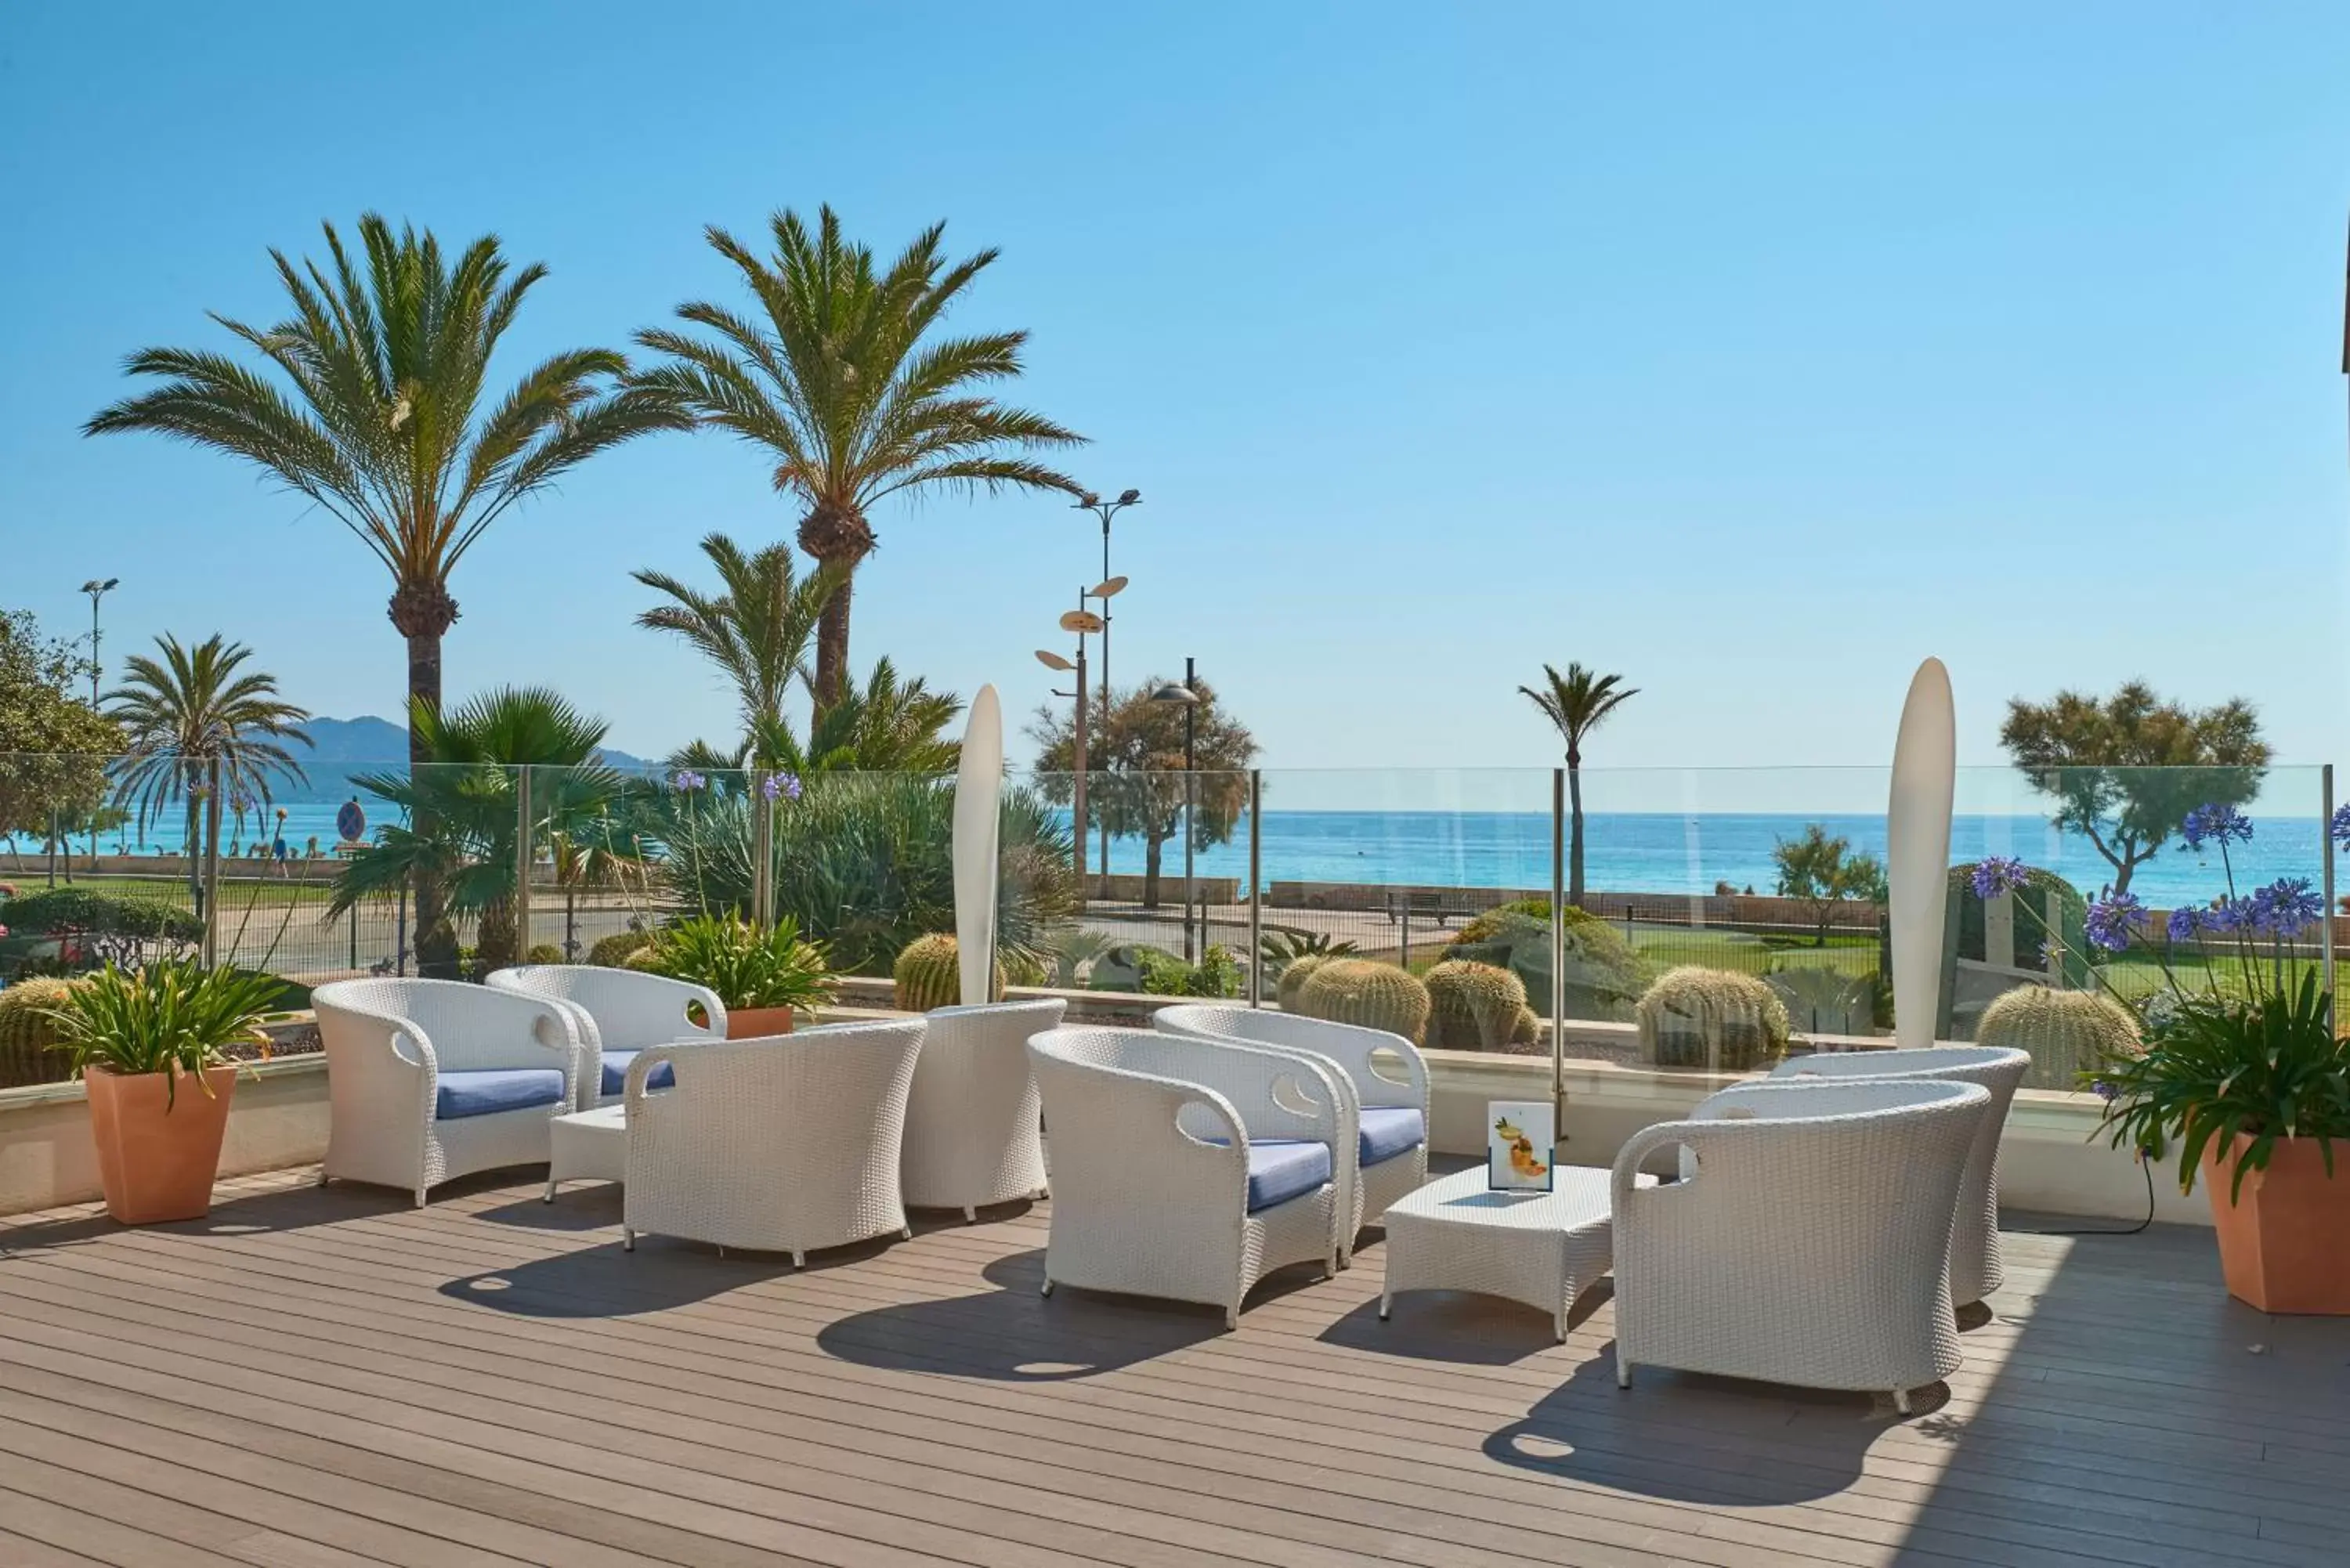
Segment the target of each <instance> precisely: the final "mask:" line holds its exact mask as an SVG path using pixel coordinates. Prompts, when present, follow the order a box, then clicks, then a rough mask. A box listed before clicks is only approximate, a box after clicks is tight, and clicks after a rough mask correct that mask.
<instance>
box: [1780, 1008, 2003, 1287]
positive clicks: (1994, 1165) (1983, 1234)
mask: <svg viewBox="0 0 2350 1568" xmlns="http://www.w3.org/2000/svg"><path fill="white" fill-rule="evenodd" d="M2031 1070H2032V1058H2031V1057H2030V1056H2029V1055H2027V1054H2024V1053H2023V1052H2022V1051H2008V1050H2002V1049H2001V1048H2000V1047H1998V1046H1995V1045H1934V1046H1929V1047H1926V1048H1923V1049H1920V1050H1915V1051H1836V1052H1822V1053H1818V1054H1814V1055H1810V1056H1797V1057H1795V1058H1794V1060H1792V1061H1788V1062H1783V1063H1781V1064H1779V1065H1778V1066H1777V1067H1775V1068H1773V1069H1772V1072H1771V1076H1772V1077H1773V1079H1783V1080H1792V1081H1798V1082H1802V1081H1812V1082H1817V1081H1820V1080H1829V1081H1833V1082H1836V1083H1850V1082H1852V1081H1853V1080H1854V1079H1856V1078H1932V1079H1937V1080H1939V1081H1941V1082H1944V1083H1951V1084H1980V1085H1982V1086H1983V1087H1984V1088H1986V1089H1988V1090H1990V1091H1991V1108H1990V1109H1989V1110H1987V1111H1985V1112H1984V1113H1983V1118H1982V1123H1981V1126H1980V1127H1977V1128H1976V1129H1975V1143H1974V1147H1973V1149H1972V1150H1970V1152H1969V1153H1968V1156H1967V1171H1966V1176H1965V1178H1964V1179H1963V1180H1962V1181H1961V1182H1960V1187H1959V1222H1958V1226H1957V1228H1956V1229H1955V1230H1953V1231H1951V1233H1950V1300H1951V1302H1952V1303H1954V1304H1956V1305H1959V1306H1972V1305H1973V1304H1974V1303H1977V1302H1980V1301H1981V1300H1982V1299H1984V1298H1985V1297H1986V1296H1988V1295H1990V1294H1991V1292H1993V1291H1995V1290H1997V1289H1999V1287H2000V1285H2001V1284H2002V1282H2004V1281H2005V1280H2006V1278H2007V1267H2006V1264H2005V1263H2004V1262H2002V1259H2001V1256H2000V1251H1999V1140H2000V1135H2001V1134H2002V1132H2004V1131H2005V1130H2006V1127H2007V1108H2008V1106H2011V1105H2012V1104H2013V1103H2014V1101H2015V1091H2016V1089H2017V1087H2018V1086H2019V1085H2022V1082H2023V1076H2024V1075H2025V1074H2026V1073H2028V1072H2030V1071H2031Z"/></svg>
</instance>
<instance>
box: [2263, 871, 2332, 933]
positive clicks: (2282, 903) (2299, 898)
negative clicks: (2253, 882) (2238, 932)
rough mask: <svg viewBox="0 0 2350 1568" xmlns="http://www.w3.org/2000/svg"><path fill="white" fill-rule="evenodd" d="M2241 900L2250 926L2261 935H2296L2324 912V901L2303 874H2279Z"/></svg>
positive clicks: (2312, 923)
mask: <svg viewBox="0 0 2350 1568" xmlns="http://www.w3.org/2000/svg"><path fill="white" fill-rule="evenodd" d="M2244 902H2245V903H2246V904H2247V905H2248V906H2250V908H2249V909H2248V911H2247V916H2248V919H2247V922H2246V923H2247V925H2248V927H2249V929H2252V930H2255V931H2258V932H2260V933H2262V935H2264V936H2272V937H2297V936H2299V935H2300V934H2301V933H2302V932H2303V931H2305V930H2307V929H2309V928H2310V927H2312V926H2314V925H2315V924H2316V923H2317V922H2318V920H2319V919H2322V918H2324V914H2325V900H2324V898H2322V897H2320V896H2319V894H2318V892H2317V890H2316V889H2315V888H2312V887H2311V886H2310V885H2309V878H2308V877H2278V878H2277V879H2276V880H2275V881H2273V882H2272V883H2270V884H2269V885H2268V886H2267V887H2265V888H2254V889H2253V891H2252V896H2251V898H2248V899H2245V900H2244Z"/></svg>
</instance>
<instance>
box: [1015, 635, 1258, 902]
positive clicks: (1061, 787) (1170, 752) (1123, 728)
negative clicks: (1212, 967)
mask: <svg viewBox="0 0 2350 1568" xmlns="http://www.w3.org/2000/svg"><path fill="white" fill-rule="evenodd" d="M1167 684H1169V682H1168V681H1167V680H1165V679H1164V678H1163V677H1159V676H1153V677H1151V678H1149V680H1144V681H1143V682H1141V683H1140V684H1139V685H1138V686H1133V687H1130V688H1128V690H1127V691H1126V692H1125V693H1124V694H1123V695H1114V696H1113V700H1112V701H1111V705H1110V712H1109V719H1108V721H1107V722H1106V723H1104V724H1101V725H1099V726H1097V727H1096V728H1094V729H1092V730H1090V731H1089V732H1087V737H1086V751H1087V757H1088V764H1087V775H1086V815H1087V817H1088V818H1089V819H1090V822H1091V825H1093V826H1104V827H1107V828H1108V829H1109V831H1110V833H1111V835H1112V836H1115V837H1119V838H1139V839H1141V840H1142V841H1143V845H1144V871H1143V894H1142V899H1143V903H1144V905H1145V907H1147V908H1156V907H1157V905H1158V898H1159V855H1160V850H1161V847H1162V846H1164V845H1165V844H1166V843H1167V842H1168V841H1169V840H1170V839H1172V838H1174V837H1176V836H1178V835H1179V834H1180V833H1181V832H1182V831H1183V798H1184V794H1183V786H1184V776H1183V712H1184V707H1185V704H1183V703H1180V702H1162V701H1157V700H1155V699H1154V698H1153V697H1152V696H1151V693H1152V692H1154V691H1158V690H1159V689H1160V688H1161V687H1163V686H1166V685H1167ZM1192 691H1193V692H1194V694H1195V695H1196V696H1197V697H1198V698H1199V706H1198V708H1197V709H1196V710H1195V711H1196V713H1197V718H1196V720H1195V722H1194V734H1193V744H1192V753H1193V757H1194V759H1195V762H1196V764H1197V770H1198V771H1197V774H1196V775H1195V777H1194V778H1193V779H1192V781H1191V783H1192V789H1193V792H1194V793H1193V801H1194V804H1195V806H1196V809H1195V811H1194V813H1193V815H1192V832H1191V844H1192V847H1193V848H1195V849H1205V848H1207V847H1209V846H1211V845H1217V844H1222V843H1225V842H1227V841H1229V840H1230V839H1231V837H1232V834H1233V832H1234V830H1235V829H1237V828H1238V826H1239V825H1240V819H1241V815H1242V814H1243V812H1245V811H1246V810H1247V808H1248V776H1247V774H1248V769H1249V766H1250V764H1252V763H1254V762H1255V761H1256V753H1257V744H1256V737H1254V736H1253V735H1252V734H1250V733H1249V731H1248V726H1247V725H1245V724H1243V723H1242V722H1240V721H1239V720H1238V719H1235V718H1233V717H1232V715H1231V714H1230V713H1228V712H1227V711H1224V709H1223V708H1222V706H1221V705H1220V704H1219V703H1218V701H1217V699H1216V691H1215V688H1214V687H1212V686H1211V685H1209V684H1208V683H1207V682H1206V681H1204V680H1201V681H1197V682H1195V683H1194V685H1193V687H1192ZM1029 735H1030V737H1031V738H1032V739H1034V740H1035V741H1036V742H1037V743H1038V745H1039V747H1040V750H1039V752H1038V754H1037V758H1036V769H1037V771H1038V772H1039V773H1040V774H1045V775H1047V776H1046V777H1045V780H1044V781H1043V782H1044V784H1045V789H1046V791H1047V792H1048V794H1050V795H1051V797H1052V798H1053V799H1054V800H1055V801H1066V800H1068V799H1070V798H1071V795H1072V794H1073V793H1074V792H1073V791H1072V789H1071V787H1070V784H1071V779H1070V770H1071V769H1072V768H1074V767H1075V766H1076V740H1075V736H1074V735H1073V733H1072V732H1071V729H1070V718H1069V715H1067V714H1066V713H1062V712H1056V711H1054V710H1052V709H1049V708H1046V709H1040V710H1038V711H1037V714H1036V720H1035V723H1033V724H1032V725H1030V726H1029Z"/></svg>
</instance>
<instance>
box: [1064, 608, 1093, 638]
mask: <svg viewBox="0 0 2350 1568" xmlns="http://www.w3.org/2000/svg"><path fill="white" fill-rule="evenodd" d="M1101 628H1102V618H1101V617H1099V616H1097V615H1096V614H1094V612H1093V611H1091V610H1063V611H1062V612H1061V629H1062V630H1063V631H1074V632H1080V633H1082V632H1088V631H1099V630H1100V629H1101Z"/></svg>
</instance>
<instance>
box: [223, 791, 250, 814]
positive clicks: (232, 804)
mask: <svg viewBox="0 0 2350 1568" xmlns="http://www.w3.org/2000/svg"><path fill="white" fill-rule="evenodd" d="M228 808H229V809H230V810H231V811H251V810H252V809H253V797H252V796H251V795H244V794H234V795H231V796H229V801H228Z"/></svg>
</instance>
